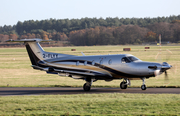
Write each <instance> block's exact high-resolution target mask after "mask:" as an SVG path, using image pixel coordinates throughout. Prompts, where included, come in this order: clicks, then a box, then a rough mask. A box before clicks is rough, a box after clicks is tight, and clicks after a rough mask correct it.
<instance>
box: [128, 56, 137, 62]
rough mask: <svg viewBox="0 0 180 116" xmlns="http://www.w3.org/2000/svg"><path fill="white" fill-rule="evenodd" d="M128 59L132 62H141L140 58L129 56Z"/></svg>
mask: <svg viewBox="0 0 180 116" xmlns="http://www.w3.org/2000/svg"><path fill="white" fill-rule="evenodd" d="M128 59H129V60H131V61H132V62H133V61H136V60H139V59H138V58H136V57H134V56H129V57H128Z"/></svg>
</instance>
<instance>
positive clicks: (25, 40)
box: [6, 38, 52, 42]
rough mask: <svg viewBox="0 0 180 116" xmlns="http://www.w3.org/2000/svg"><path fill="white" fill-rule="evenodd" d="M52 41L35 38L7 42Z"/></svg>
mask: <svg viewBox="0 0 180 116" xmlns="http://www.w3.org/2000/svg"><path fill="white" fill-rule="evenodd" d="M49 41H52V40H42V39H38V38H34V39H20V40H12V39H10V40H7V41H6V42H49Z"/></svg>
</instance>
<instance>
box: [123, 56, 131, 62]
mask: <svg viewBox="0 0 180 116" xmlns="http://www.w3.org/2000/svg"><path fill="white" fill-rule="evenodd" d="M130 62H131V61H130V60H129V59H128V58H126V57H123V58H122V59H121V63H130Z"/></svg>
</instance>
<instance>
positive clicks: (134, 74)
mask: <svg viewBox="0 0 180 116" xmlns="http://www.w3.org/2000/svg"><path fill="white" fill-rule="evenodd" d="M6 42H23V43H24V45H25V46H26V50H27V52H28V55H29V58H30V61H31V63H32V67H33V68H34V69H37V70H41V71H46V72H47V73H49V74H57V75H59V76H68V77H71V78H74V79H83V80H85V81H86V83H85V84H84V85H83V89H84V91H90V89H91V85H92V83H93V82H95V81H97V80H105V81H112V80H115V79H123V81H122V82H121V83H120V88H121V89H126V88H127V86H131V82H130V81H131V80H142V82H143V83H142V86H141V89H142V90H146V88H147V87H146V85H145V79H148V78H150V77H155V76H157V75H160V74H162V73H163V72H164V73H165V76H167V72H166V70H168V69H170V68H171V67H172V66H171V65H169V64H168V63H167V62H163V63H156V62H146V61H142V60H140V59H138V58H137V57H135V56H133V55H131V54H114V55H110V54H109V55H93V56H85V54H83V53H82V56H75V55H69V54H61V53H52V52H46V51H44V50H43V48H42V47H41V45H40V44H39V43H40V42H49V40H42V39H38V38H35V39H21V40H7V41H6Z"/></svg>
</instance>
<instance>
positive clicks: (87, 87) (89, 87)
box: [83, 83, 91, 91]
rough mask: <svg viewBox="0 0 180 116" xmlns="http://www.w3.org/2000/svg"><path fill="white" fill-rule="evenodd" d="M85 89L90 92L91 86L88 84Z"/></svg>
mask: <svg viewBox="0 0 180 116" xmlns="http://www.w3.org/2000/svg"><path fill="white" fill-rule="evenodd" d="M83 89H84V91H90V89H91V86H90V85H88V84H87V83H85V84H84V86H83Z"/></svg>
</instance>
